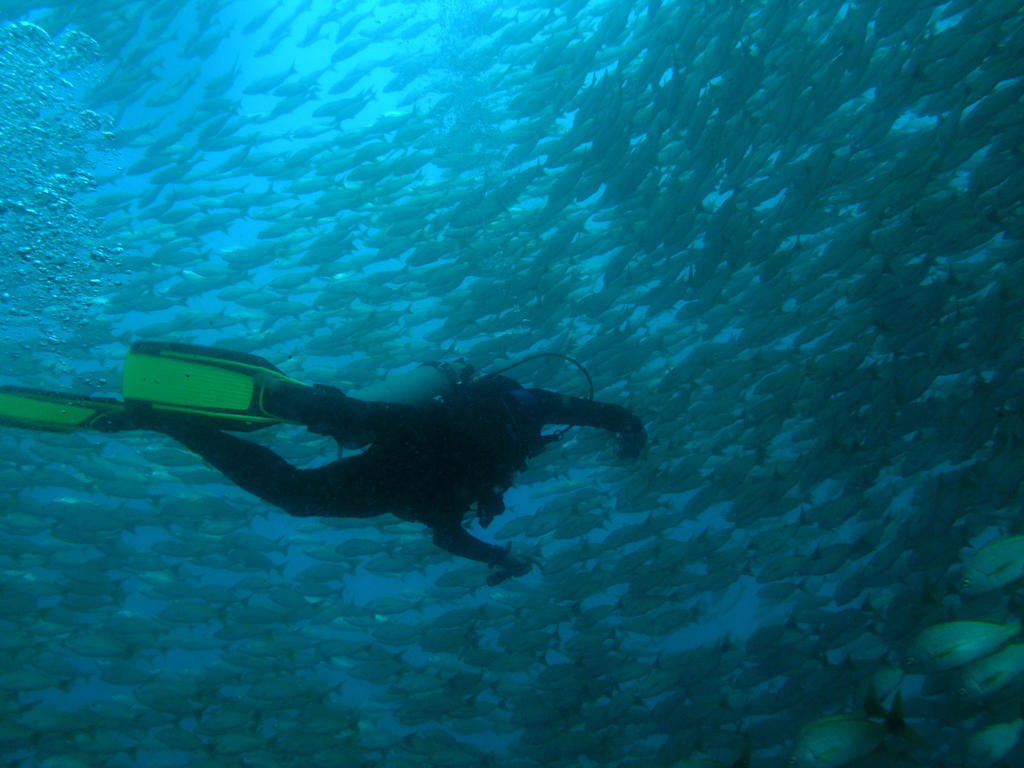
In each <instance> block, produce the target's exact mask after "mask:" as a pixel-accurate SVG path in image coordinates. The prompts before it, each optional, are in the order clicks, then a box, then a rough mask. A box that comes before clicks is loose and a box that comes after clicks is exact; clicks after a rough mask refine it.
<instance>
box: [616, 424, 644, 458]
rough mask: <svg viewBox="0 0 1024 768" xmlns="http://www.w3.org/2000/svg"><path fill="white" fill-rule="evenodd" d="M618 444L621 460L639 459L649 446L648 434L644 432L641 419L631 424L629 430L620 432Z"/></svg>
mask: <svg viewBox="0 0 1024 768" xmlns="http://www.w3.org/2000/svg"><path fill="white" fill-rule="evenodd" d="M616 443H617V446H618V455H619V457H620V458H623V459H636V458H639V457H640V454H641V453H642V452H643V450H644V448H645V447H646V445H647V432H646V431H645V430H644V425H643V424H642V423H641V422H640V420H639V419H636V421H635V423H631V424H630V426H629V427H628V428H627V429H625V430H623V431H622V432H619V434H618V436H617V438H616Z"/></svg>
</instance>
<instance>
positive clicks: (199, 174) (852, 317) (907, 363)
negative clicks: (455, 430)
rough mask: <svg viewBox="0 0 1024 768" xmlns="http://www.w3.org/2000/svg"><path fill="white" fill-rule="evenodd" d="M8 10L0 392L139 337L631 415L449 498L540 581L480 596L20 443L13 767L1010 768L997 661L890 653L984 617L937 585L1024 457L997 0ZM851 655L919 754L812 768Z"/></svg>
mask: <svg viewBox="0 0 1024 768" xmlns="http://www.w3.org/2000/svg"><path fill="white" fill-rule="evenodd" d="M0 21H2V22H3V24H4V25H5V26H4V27H3V40H2V42H3V45H2V46H0V100H2V101H3V102H4V103H5V105H6V109H5V111H4V112H2V113H0V120H2V121H3V128H2V130H0V155H2V156H3V159H4V170H3V172H2V173H0V301H2V307H0V309H2V310H3V312H4V318H5V321H4V322H3V323H2V324H0V337H2V338H3V340H4V342H5V347H6V349H7V350H8V353H7V354H6V355H5V358H4V367H3V369H2V370H0V385H18V386H30V387H37V388H43V389H47V390H68V391H73V392H76V393H79V394H94V393H95V394H103V395H109V396H115V397H116V396H117V395H118V394H119V387H120V364H121V360H122V359H123V357H124V355H125V353H126V352H127V349H128V347H129V345H130V343H131V342H132V341H133V340H136V339H158V340H167V341H185V342H191V343H198V344H214V345H220V346H223V347H225V348H229V349H235V350H238V351H246V352H252V353H255V354H259V355H262V356H264V357H266V358H268V359H269V360H271V361H273V362H274V363H275V364H277V365H279V366H280V367H281V368H282V369H283V370H284V371H285V372H286V373H288V374H289V375H291V376H294V377H296V378H299V379H301V380H304V381H311V382H324V383H331V384H334V385H337V386H340V387H342V388H343V389H350V388H358V387H360V386H366V385H367V384H369V383H371V382H373V381H376V380H379V379H380V378H382V377H385V376H386V375H387V374H388V373H392V374H393V373H395V372H401V371H403V370H408V369H410V368H411V367H412V366H413V365H415V364H416V363H418V362H421V361H424V360H436V359H454V358H457V357H466V358H467V359H469V360H470V361H471V362H472V363H473V364H474V365H476V366H477V367H478V368H480V369H481V370H484V371H486V370H495V369H497V368H499V367H502V366H504V365H507V364H509V363H511V362H515V361H517V360H520V359H522V358H524V357H525V356H526V355H528V354H529V353H531V352H559V353H564V354H570V355H573V356H575V357H576V358H578V359H579V360H580V362H581V363H583V364H584V365H585V366H587V368H588V369H589V370H590V373H591V375H592V376H593V378H594V384H595V387H596V397H597V399H599V400H604V401H607V402H614V403H618V404H620V405H623V406H626V407H628V408H630V409H631V410H633V411H634V412H635V413H637V414H638V415H639V416H640V417H641V418H642V419H643V421H644V422H645V424H646V426H647V429H648V432H649V434H650V439H651V444H650V447H649V450H648V452H647V453H646V454H645V456H644V457H643V458H642V459H641V460H640V461H638V462H626V461H622V460H619V459H617V458H616V457H615V455H614V452H613V450H612V443H611V440H610V438H608V436H606V435H603V434H600V433H598V432H596V431H591V430H586V429H579V430H573V431H572V432H570V433H569V434H568V435H567V439H566V441H565V442H564V444H561V445H558V446H556V447H554V448H552V449H550V450H549V451H548V452H547V453H545V454H544V455H543V456H540V457H538V458H536V459H534V460H532V461H531V464H530V468H529V470H528V471H527V472H525V473H523V474H522V475H521V476H520V478H519V483H518V485H517V487H515V488H513V489H512V490H511V491H509V492H508V493H507V494H506V499H505V500H506V504H507V506H508V511H507V512H506V513H505V515H503V516H502V517H500V518H498V519H497V520H496V521H495V522H494V524H493V525H492V526H491V527H490V528H488V529H486V530H483V529H481V528H480V527H479V525H478V523H476V522H475V521H473V520H469V519H468V518H467V525H468V528H469V530H470V531H471V532H473V533H474V534H475V535H478V536H480V537H481V538H483V539H484V540H487V541H493V542H497V543H500V544H502V545H504V544H505V543H511V546H512V547H513V550H514V551H516V552H522V553H524V554H529V555H531V556H533V557H536V558H537V559H538V560H539V562H540V564H541V566H543V568H540V567H539V568H536V569H534V570H533V572H531V573H530V574H529V575H527V576H525V577H523V578H522V579H519V580H515V581H509V582H506V583H505V584H503V585H501V586H500V587H497V588H490V587H487V586H486V585H485V579H486V577H487V569H486V568H485V567H484V566H483V565H480V564H474V563H470V562H469V561H460V560H458V559H456V558H454V557H452V556H450V555H448V554H447V553H445V552H443V551H441V550H438V549H436V548H434V547H433V546H432V544H431V542H430V537H429V532H428V531H426V530H425V529H423V528H422V527H419V526H416V525H414V524H411V523H402V522H399V521H398V520H397V518H394V517H391V516H381V517H379V518H374V519H372V520H369V521H332V520H319V519H304V520H298V519H294V518H290V517H288V516H287V515H285V514H284V513H283V512H281V511H279V510H276V509H274V508H273V507H271V506H269V505H267V504H265V503H263V502H261V501H260V500H258V499H255V498H253V497H251V496H248V495H246V494H245V493H244V492H242V491H241V490H239V489H237V488H235V487H233V486H231V485H230V484H229V483H228V482H227V481H226V480H224V479H223V478H222V477H221V476H219V475H218V474H217V473H216V472H215V471H214V470H212V469H210V468H208V467H206V466H205V465H203V464H202V462H201V461H200V460H199V459H198V458H196V457H194V456H192V455H191V454H188V453H187V452H185V451H184V449H180V448H177V447H176V446H175V445H174V444H173V443H171V441H169V440H168V439H166V438H163V437H159V436H156V435H149V436H146V435H137V434H134V435H114V436H111V435H102V434H97V433H85V432H82V433H71V434H50V433H42V432H30V431H25V430H17V429H14V428H8V427H4V428H3V430H2V432H0V446H2V448H0V477H2V479H3V481H4V482H3V483H2V484H0V488H2V490H0V510H3V512H0V579H2V580H0V590H2V593H3V609H2V614H0V643H2V644H0V658H2V659H3V662H4V663H3V664H2V665H0V668H2V669H3V670H5V671H4V672H3V673H2V674H0V691H3V696H2V697H0V706H2V708H3V718H2V719H0V754H2V755H3V758H4V763H5V764H10V765H17V766H43V765H47V766H80V765H103V766H118V767H120V766H130V765H145V766H178V765H189V766H193V765H238V764H242V765H253V766H265V765H266V766H269V765H274V766H288V765H302V766H310V765H313V766H321V765H325V766H326V765H343V766H352V765H367V766H370V765H372V766H377V765H382V766H405V765H417V766H422V765H439V766H459V765H474V766H476V765H502V766H504V765H516V766H518V765H523V766H527V765H544V766H559V765H566V766H570V765H571V766H586V765H615V766H632V765H637V766H647V765H666V766H667V765H680V764H686V763H685V762H680V761H685V760H686V759H694V760H709V761H717V762H711V763H709V764H721V765H732V764H733V763H734V762H735V761H737V760H738V759H740V758H741V755H743V753H744V751H745V750H747V749H748V748H749V749H750V751H751V755H752V758H751V765H755V766H781V765H784V764H787V761H788V760H789V758H790V755H794V756H795V758H796V761H797V763H798V764H805V765H816V766H832V765H847V764H849V765H937V764H939V762H940V761H943V760H944V761H946V762H947V763H948V764H957V765H959V764H961V760H962V759H963V756H964V755H965V754H968V753H970V754H971V755H973V757H971V760H972V761H974V763H976V764H993V765H998V764H1001V765H1014V764H1016V762H1015V761H1019V760H1020V755H1021V751H1020V747H1019V746H1015V745H1014V744H1013V743H1012V741H1011V742H1010V743H1008V744H1005V745H1003V746H1004V747H1005V748H1006V750H1007V751H1006V754H1005V755H999V754H998V751H999V750H998V749H996V747H988V746H985V747H984V748H982V747H980V746H978V745H979V743H980V742H978V741H977V740H976V739H978V738H980V737H978V736H977V734H979V733H981V732H982V729H984V728H985V727H986V726H988V725H991V724H994V723H1005V722H1012V721H1014V720H1015V719H1016V718H1017V717H1018V702H1019V698H1020V693H1021V683H1020V680H1019V679H1018V678H1019V671H1018V670H1015V669H1014V670H1008V671H1006V672H1005V673H1003V674H1005V676H1006V680H1007V682H1006V685H1004V686H1002V687H999V688H998V689H997V690H995V691H993V692H992V693H990V694H989V695H987V696H986V697H984V699H982V700H972V699H965V698H963V697H962V696H961V695H959V694H958V689H959V688H961V687H962V678H961V677H960V676H961V675H963V674H967V673H966V672H965V671H964V670H963V669H958V670H952V671H950V672H947V673H943V674H938V673H937V670H936V669H934V668H928V666H927V665H924V666H921V665H914V664H910V663H907V657H908V656H909V655H911V654H910V650H909V649H910V648H911V647H912V645H913V640H914V638H915V637H917V636H918V635H919V633H920V632H921V631H922V630H924V629H925V628H927V627H929V626H932V625H934V624H937V623H941V622H948V621H954V620H967V619H970V620H979V621H988V622H993V623H1000V624H1001V623H1005V622H1007V621H1009V620H1011V619H1012V617H1013V616H1014V615H1016V614H1017V613H1018V611H1017V610H1016V609H1015V608H1014V603H1013V598H1014V591H1015V589H1016V585H1015V584H1013V583H1009V584H1005V585H1001V587H1000V588H999V589H996V590H993V591H991V592H988V593H985V594H964V593H963V592H962V590H961V588H960V584H961V579H960V576H961V572H962V569H963V564H964V563H965V562H967V561H969V560H970V558H971V557H972V556H973V553H974V552H975V551H976V550H977V549H978V548H979V547H980V546H982V545H984V544H986V543H988V542H990V541H993V540H996V539H999V538H1001V537H1005V536H1008V535H1012V534H1013V533H1015V532H1016V517H1017V516H1018V514H1019V511H1020V483H1021V478H1022V477H1024V474H1022V473H1021V455H1020V445H1021V436H1022V434H1024V429H1022V426H1021V415H1020V410H1021V409H1020V405H1021V403H1020V392H1021V384H1022V378H1021V365H1020V359H1021V358H1020V349H1021V340H1022V337H1021V333H1020V328H1021V327H1022V325H1021V321H1022V319H1024V312H1022V302H1021V295H1020V292H1019V290H1018V289H1017V286H1018V285H1019V282H1020V279H1019V278H1020V277H1021V275H1020V266H1019V265H1020V263H1021V260H1020V259H1019V258H1018V256H1019V254H1020V253H1021V248H1020V238H1021V234H1022V232H1024V229H1022V227H1021V211H1022V205H1021V204H1022V200H1021V189H1022V184H1021V182H1022V178H1021V173H1022V168H1024V166H1022V165H1021V164H1020V162H1019V147H1020V146H1021V145H1022V143H1021V139H1022V137H1021V135H1020V134H1021V126H1022V125H1024V120H1022V119H1021V118H1022V116H1024V108H1022V104H1021V95H1022V88H1024V84H1022V82H1024V81H1022V78H1021V71H1020V65H1019V63H1018V61H1017V59H1018V57H1017V56H1016V51H1017V49H1018V48H1019V44H1018V43H1019V41H1020V38H1021V34H1022V26H1021V23H1020V14H1019V9H1018V8H1016V7H1015V4H1012V3H999V2H986V3H974V4H968V3H956V2H952V3H944V4H942V3H940V4H936V3H927V2H920V3H900V4H892V3H879V2H862V3H849V2H819V3H809V2H806V3H772V4H767V5H765V4H760V3H752V2H751V3H747V2H741V3H727V4H718V3H703V4H692V3H679V2H648V3H642V4H628V3H622V2H620V0H614V1H609V2H573V3H553V4H544V3H538V4H533V5H524V4H519V5H515V6H512V5H508V4H501V3H494V2H485V1H481V2H471V1H470V0H466V1H465V2H427V3H399V2H395V3H389V4H383V5H381V4H376V3H346V4H337V3H330V2H326V1H325V2H319V1H316V0H312V1H309V2H301V3H294V2H293V3H283V4H276V5H271V4H266V5H259V4H253V3H243V2H237V1H236V2H189V3H171V2H164V3H157V4H153V3H145V2H97V3H89V4H63V5H60V6H59V7H57V8H51V7H47V6H44V5H42V4H40V5H37V4H34V3H29V2H18V3H14V2H8V3H0ZM515 375H516V376H517V378H519V379H520V380H521V381H522V382H523V383H524V384H526V385H529V386H542V387H547V388H551V389H556V390H558V391H562V392H566V393H568V394H574V395H577V396H581V395H583V394H584V393H585V391H586V385H585V382H584V380H583V378H582V376H581V375H580V374H579V372H578V371H577V370H576V369H574V368H573V367H572V366H569V365H566V364H563V363H554V362H550V361H545V362H533V363H529V364H527V365H525V366H523V367H522V368H519V369H516V371H515ZM250 437H251V439H254V440H257V441H260V442H264V443H266V444H268V445H273V447H274V448H275V449H276V450H279V451H280V452H281V453H282V455H284V456H285V457H286V458H288V459H289V460H291V461H293V462H295V463H297V464H298V465H300V466H313V465H317V464H320V463H323V462H325V461H330V460H333V459H334V458H335V457H336V456H337V452H338V449H337V447H336V446H335V445H334V444H333V443H331V442H330V441H328V440H325V439H321V438H316V437H315V436H311V435H309V434H307V433H305V432H304V431H302V430H301V429H299V428H296V427H275V428H273V429H271V430H266V431H261V432H259V433H255V434H253V435H250ZM395 481H396V482H402V478H396V479H395ZM587 515H592V516H594V519H593V520H590V518H588V517H586V516H587ZM346 546H347V547H348V549H346V548H345V547H346ZM311 568H312V569H313V570H309V569H311ZM310 574H312V575H310ZM382 600H383V602H381V601H382ZM175 611H183V612H188V611H192V612H193V614H192V615H193V616H194V619H192V620H189V619H187V618H186V619H181V618H174V617H175V616H179V614H176V613H175ZM894 669H897V670H902V672H903V673H904V674H902V675H901V674H899V673H898V672H893V670H894ZM892 679H896V680H897V683H896V684H893V685H889V684H888V683H886V682H884V681H890V680H892ZM869 681H874V685H875V688H876V690H877V693H878V694H879V696H880V698H882V700H883V702H884V704H885V706H886V707H889V708H892V707H894V706H895V694H896V693H897V690H898V691H899V692H900V693H901V695H902V708H903V712H904V714H905V716H906V718H907V721H908V722H909V723H910V724H911V726H912V727H913V728H914V729H915V730H916V731H917V732H919V733H920V734H921V735H922V737H923V738H922V742H921V743H916V742H913V741H911V740H909V739H906V738H902V737H900V736H899V735H897V734H884V733H883V734H880V735H879V736H878V739H877V742H878V743H877V744H875V743H874V742H870V743H867V746H866V748H865V750H864V751H867V752H869V754H868V756H867V757H860V758H856V759H855V758H853V757H848V756H846V755H845V754H843V753H841V752H834V753H829V754H826V755H824V756H820V755H819V757H817V758H809V757H808V756H807V755H808V752H807V749H806V748H807V746H808V744H807V740H808V739H809V738H810V737H809V736H808V733H810V731H808V730H803V729H805V728H806V726H808V725H809V724H813V723H816V722H818V720H819V719H820V718H822V717H823V716H827V715H834V714H840V713H844V714H849V715H851V716H857V717H861V718H864V719H869V718H868V715H867V714H865V713H864V703H865V698H866V695H867V691H868V687H869ZM871 722H872V723H874V724H875V725H878V727H879V728H881V726H880V725H879V723H880V720H879V719H877V718H875V719H872V720H871ZM882 730H883V731H884V729H882ZM972 739H973V740H972ZM863 743H864V742H862V745H863ZM986 744H987V742H986ZM702 764H703V763H702Z"/></svg>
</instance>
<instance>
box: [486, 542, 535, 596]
mask: <svg viewBox="0 0 1024 768" xmlns="http://www.w3.org/2000/svg"><path fill="white" fill-rule="evenodd" d="M533 564H534V560H532V559H531V558H529V557H519V556H518V555H513V554H512V551H511V545H509V547H507V548H506V549H505V556H504V557H503V558H502V560H501V562H500V563H498V564H496V565H495V566H494V571H493V572H492V573H491V574H490V575H489V576H488V577H487V585H488V586H490V587H495V586H497V585H498V584H501V582H503V581H504V580H505V579H511V578H517V577H519V576H525V575H526V574H528V573H529V572H530V569H531V568H533Z"/></svg>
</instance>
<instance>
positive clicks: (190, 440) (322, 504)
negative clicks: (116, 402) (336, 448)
mask: <svg viewBox="0 0 1024 768" xmlns="http://www.w3.org/2000/svg"><path fill="white" fill-rule="evenodd" d="M158 431H160V432H162V433H163V434H165V435H168V436H169V437H173V438H174V439H175V440H177V441H178V442H179V443H181V444H182V445H184V446H185V447H186V448H188V449H189V450H190V451H192V452H193V453H196V454H198V455H199V456H201V457H202V458H204V459H205V460H206V461H207V462H208V463H209V464H211V465H212V466H213V467H214V468H216V469H218V470H219V471H220V472H221V473H222V474H223V475H224V476H225V477H227V478H228V479H229V480H231V481H232V482H234V483H235V485H237V486H238V487H239V488H241V489H242V490H245V491H248V492H249V493H251V494H253V495H254V496H258V497H259V498H261V499H263V500H264V501H266V502H269V503H270V504H273V505H274V506H276V507H280V508H281V509H283V510H284V511H285V512H287V513H288V514H291V515H296V516H299V517H310V516H314V515H323V516H330V517H374V516H376V515H379V514H381V509H380V504H379V502H378V500H377V499H376V498H375V495H376V489H377V487H378V485H379V484H378V483H375V482H374V481H373V478H374V477H375V475H376V474H378V473H376V472H375V471H373V470H372V469H371V468H370V467H368V466H363V465H364V464H367V462H366V461H364V460H363V457H362V456H353V457H351V458H349V459H343V460H340V461H335V462H332V463H330V464H326V465H324V466H322V467H317V468H315V469H299V468H297V467H293V466H292V465H291V464H289V463H288V462H287V461H285V460H284V459H282V458H281V457H280V456H278V455H277V454H276V453H274V452H273V451H272V450H270V449H269V448H267V447H266V446H263V445H258V444H256V443H253V442H250V441H248V440H243V439H241V438H239V437H235V436H234V435H229V434H228V433H226V432H221V431H220V430H217V429H211V428H209V427H204V426H202V425H199V426H196V425H194V424H191V425H190V424H173V423H167V420H164V423H161V424H160V425H159V427H158Z"/></svg>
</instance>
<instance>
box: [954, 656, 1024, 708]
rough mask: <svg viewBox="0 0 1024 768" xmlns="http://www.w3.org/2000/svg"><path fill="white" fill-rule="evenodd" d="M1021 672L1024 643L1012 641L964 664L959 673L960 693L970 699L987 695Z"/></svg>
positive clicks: (1023, 662)
mask: <svg viewBox="0 0 1024 768" xmlns="http://www.w3.org/2000/svg"><path fill="white" fill-rule="evenodd" d="M1022 674H1024V643H1014V644H1013V645H1008V646H1006V647H1005V648H1003V649H1001V650H999V651H997V652H996V653H993V654H992V655H991V656H985V657H984V658H981V659H978V660H976V661H972V662H971V663H970V664H968V665H967V666H965V667H964V668H963V670H962V672H961V674H960V682H961V687H960V693H961V694H962V695H964V696H967V697H968V698H972V699H977V698H981V697H983V696H988V695H989V694H990V693H992V692H993V691H997V690H999V689H1000V688H1002V687H1003V686H1004V685H1006V684H1007V683H1010V682H1013V681H1014V680H1016V679H1017V678H1018V677H1020V676H1021V675H1022Z"/></svg>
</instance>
